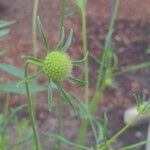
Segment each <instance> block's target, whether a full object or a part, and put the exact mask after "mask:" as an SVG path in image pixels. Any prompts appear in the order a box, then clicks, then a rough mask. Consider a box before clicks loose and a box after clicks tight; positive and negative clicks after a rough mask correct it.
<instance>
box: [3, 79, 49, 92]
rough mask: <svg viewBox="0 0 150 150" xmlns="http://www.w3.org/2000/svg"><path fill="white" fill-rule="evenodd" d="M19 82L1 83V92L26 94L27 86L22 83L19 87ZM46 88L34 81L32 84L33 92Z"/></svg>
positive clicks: (31, 89) (31, 90)
mask: <svg viewBox="0 0 150 150" xmlns="http://www.w3.org/2000/svg"><path fill="white" fill-rule="evenodd" d="M17 83H18V81H17V82H9V83H3V84H0V92H6V93H7V92H8V93H17V94H26V89H25V86H24V85H20V86H19V87H17ZM45 90H46V89H45V87H43V86H40V85H38V84H35V83H33V84H31V85H30V92H31V93H37V92H41V91H45Z"/></svg>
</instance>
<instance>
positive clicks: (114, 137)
mask: <svg viewBox="0 0 150 150" xmlns="http://www.w3.org/2000/svg"><path fill="white" fill-rule="evenodd" d="M138 117H139V115H137V116H135V118H134V119H133V120H131V121H130V122H129V123H128V124H126V125H125V126H124V127H123V128H122V129H121V130H119V131H118V132H117V133H116V134H115V135H114V136H113V137H112V138H110V139H109V140H108V141H107V142H106V145H107V146H108V147H109V146H110V145H111V144H112V143H113V142H114V141H115V140H116V139H117V138H118V137H119V136H121V135H122V134H123V133H124V132H125V131H127V130H128V129H129V128H130V127H131V126H132V125H133V124H134V123H135V122H136V121H137V120H138ZM97 150H105V148H104V147H99V148H98V149H97Z"/></svg>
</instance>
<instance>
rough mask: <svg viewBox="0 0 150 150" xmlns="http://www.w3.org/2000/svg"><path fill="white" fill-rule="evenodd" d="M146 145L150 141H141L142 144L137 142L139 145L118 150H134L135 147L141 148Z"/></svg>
mask: <svg viewBox="0 0 150 150" xmlns="http://www.w3.org/2000/svg"><path fill="white" fill-rule="evenodd" d="M147 143H150V141H149V140H147V141H142V142H139V143H136V144H132V145H128V146H126V147H123V148H120V149H119V150H133V149H135V148H137V147H140V146H143V145H145V144H147Z"/></svg>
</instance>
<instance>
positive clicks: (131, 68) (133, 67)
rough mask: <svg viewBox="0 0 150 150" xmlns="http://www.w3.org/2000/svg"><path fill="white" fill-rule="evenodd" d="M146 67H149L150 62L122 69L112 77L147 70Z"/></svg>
mask: <svg viewBox="0 0 150 150" xmlns="http://www.w3.org/2000/svg"><path fill="white" fill-rule="evenodd" d="M148 67H150V62H144V63H141V64H137V65H131V66H127V67H124V68H122V69H121V71H118V72H116V73H114V74H113V75H114V76H116V75H121V74H124V73H129V72H135V71H137V70H140V69H144V68H148Z"/></svg>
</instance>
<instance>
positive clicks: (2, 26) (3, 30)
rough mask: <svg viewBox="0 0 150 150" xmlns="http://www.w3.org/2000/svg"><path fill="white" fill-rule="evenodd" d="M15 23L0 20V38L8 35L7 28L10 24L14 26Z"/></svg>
mask: <svg viewBox="0 0 150 150" xmlns="http://www.w3.org/2000/svg"><path fill="white" fill-rule="evenodd" d="M14 23H15V21H5V20H0V37H3V36H5V35H7V34H8V33H9V31H10V30H9V28H8V26H10V25H11V24H14Z"/></svg>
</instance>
